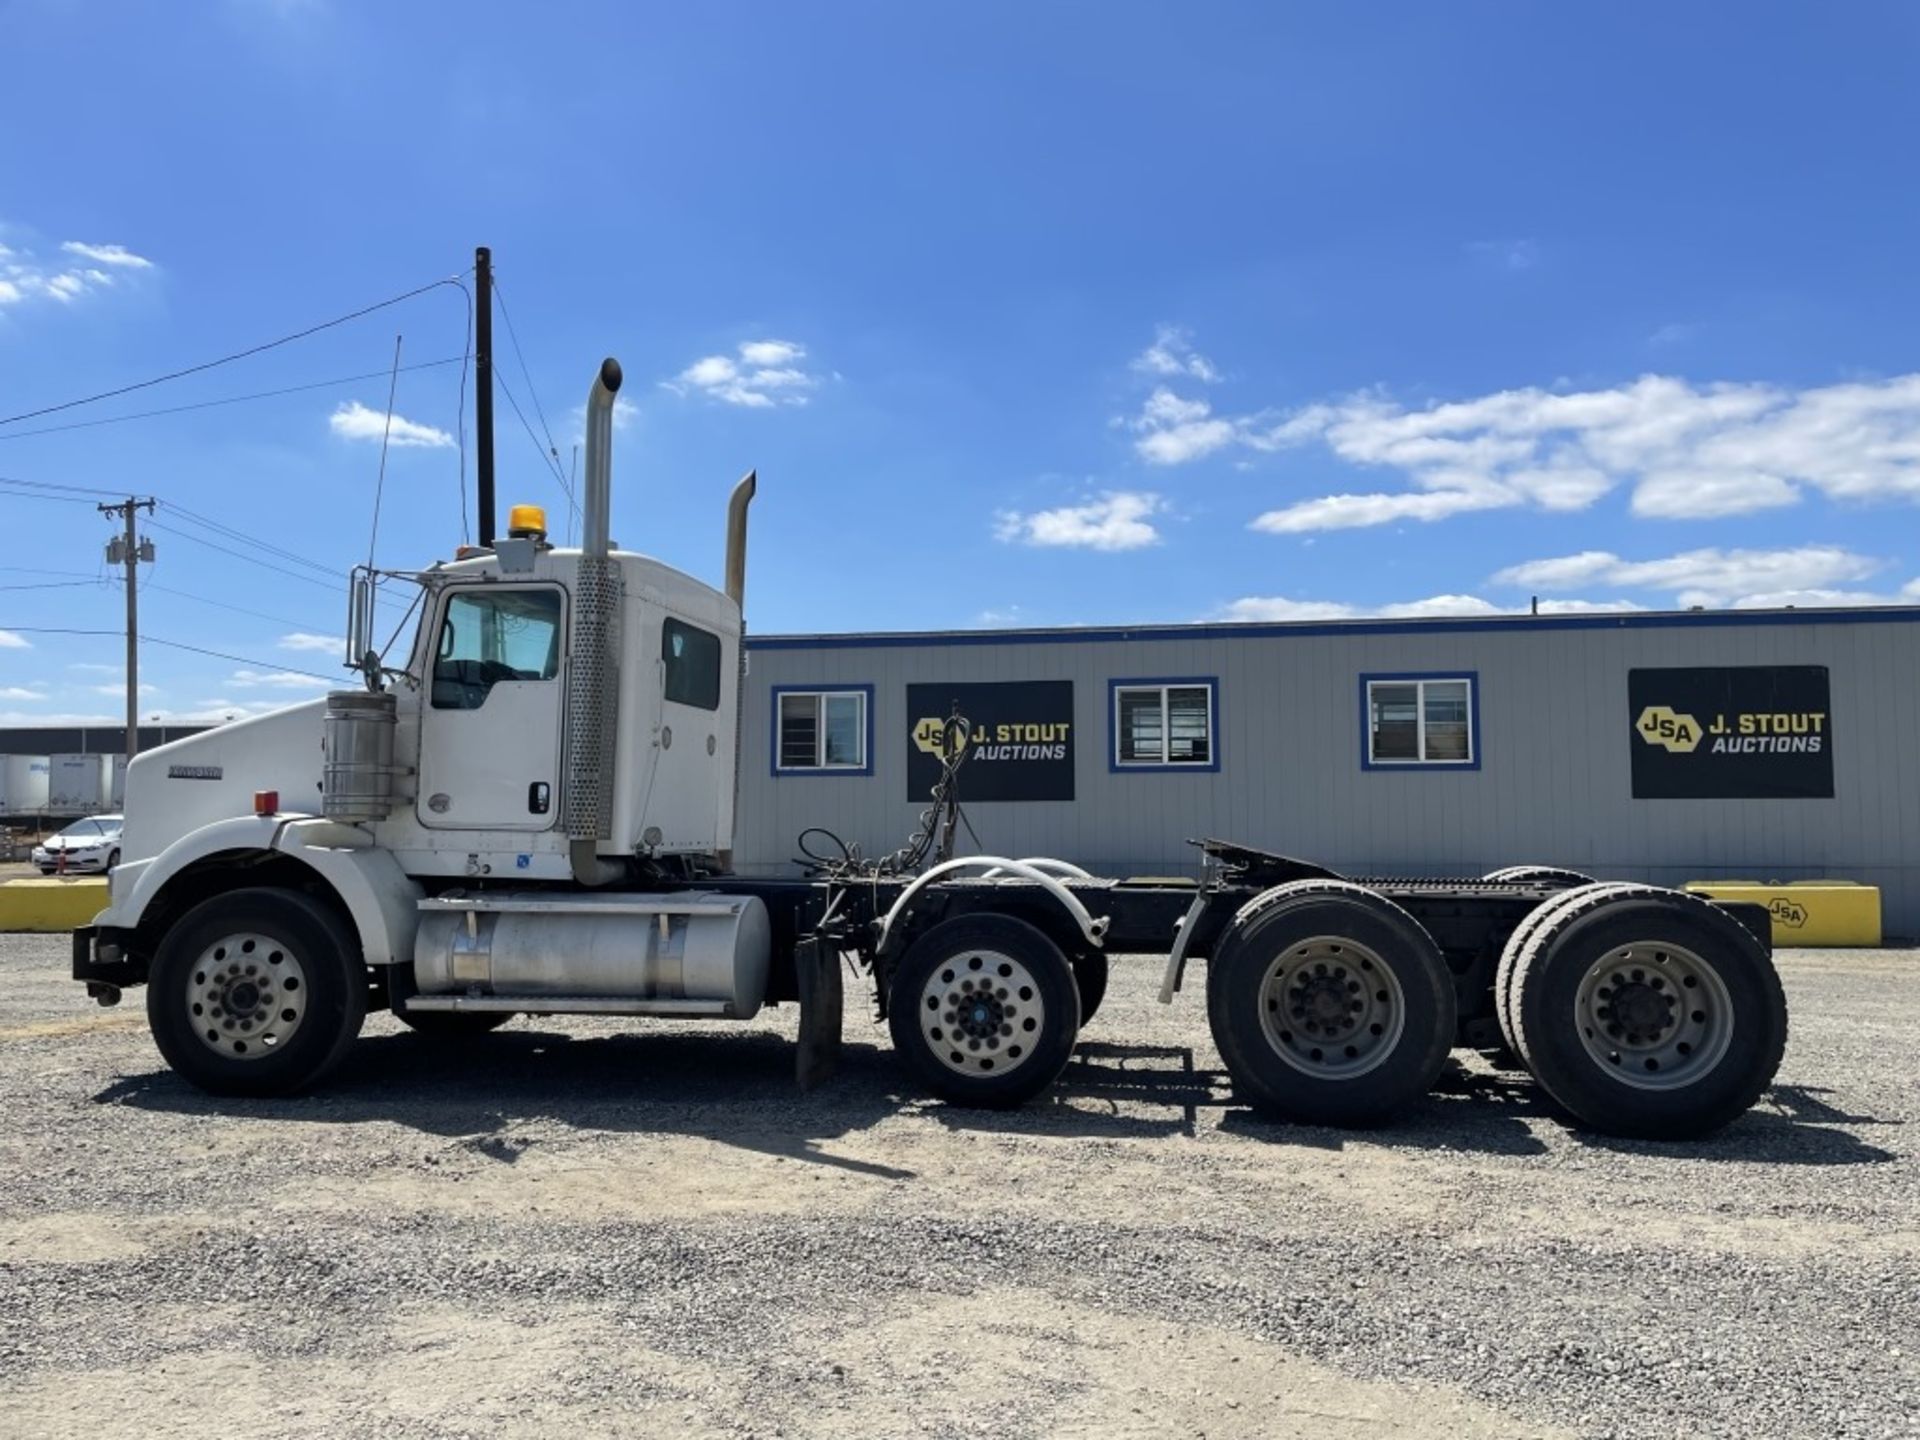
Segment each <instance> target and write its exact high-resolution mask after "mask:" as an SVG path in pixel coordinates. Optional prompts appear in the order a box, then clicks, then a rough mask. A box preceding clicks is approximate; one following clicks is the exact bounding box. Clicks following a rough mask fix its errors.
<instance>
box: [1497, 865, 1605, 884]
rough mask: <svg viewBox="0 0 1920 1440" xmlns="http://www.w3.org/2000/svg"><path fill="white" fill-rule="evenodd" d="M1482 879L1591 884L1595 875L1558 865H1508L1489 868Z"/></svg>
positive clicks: (1529, 882) (1509, 882)
mask: <svg viewBox="0 0 1920 1440" xmlns="http://www.w3.org/2000/svg"><path fill="white" fill-rule="evenodd" d="M1480 878H1481V879H1482V880H1500V881H1504V882H1505V883H1507V884H1509V885H1567V886H1573V885H1591V884H1593V876H1591V875H1583V874H1581V873H1580V872H1579V871H1578V870H1563V869H1561V867H1560V866H1558V865H1507V866H1503V867H1502V868H1501V869H1498V870H1489V871H1488V872H1487V873H1486V874H1484V875H1482V876H1481V877H1480Z"/></svg>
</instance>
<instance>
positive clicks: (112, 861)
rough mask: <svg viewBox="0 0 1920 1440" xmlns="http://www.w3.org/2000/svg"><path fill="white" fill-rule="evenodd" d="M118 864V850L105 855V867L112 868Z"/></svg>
mask: <svg viewBox="0 0 1920 1440" xmlns="http://www.w3.org/2000/svg"><path fill="white" fill-rule="evenodd" d="M119 864H120V852H119V851H118V850H115V851H114V852H113V853H112V854H110V855H108V856H107V869H109V870H112V869H114V868H116V867H117V866H118V865H119Z"/></svg>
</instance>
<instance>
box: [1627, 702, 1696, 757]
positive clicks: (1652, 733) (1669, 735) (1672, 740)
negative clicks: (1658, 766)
mask: <svg viewBox="0 0 1920 1440" xmlns="http://www.w3.org/2000/svg"><path fill="white" fill-rule="evenodd" d="M1633 730H1634V733H1635V734H1636V735H1638V736H1639V737H1640V738H1641V739H1642V740H1644V741H1646V742H1647V743H1648V744H1649V745H1658V746H1660V747H1662V748H1663V749H1666V750H1669V751H1671V752H1673V753H1674V754H1676V755H1690V754H1692V753H1693V750H1694V747H1695V746H1697V745H1698V744H1699V743H1700V722H1699V721H1698V720H1695V719H1694V718H1693V716H1691V715H1682V714H1680V713H1678V712H1677V711H1675V710H1673V709H1671V708H1669V707H1668V706H1665V705H1649V706H1647V708H1646V709H1644V710H1642V711H1641V712H1640V718H1639V719H1638V720H1636V721H1634V724H1633Z"/></svg>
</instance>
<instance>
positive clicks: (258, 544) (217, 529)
mask: <svg viewBox="0 0 1920 1440" xmlns="http://www.w3.org/2000/svg"><path fill="white" fill-rule="evenodd" d="M165 503H166V508H167V509H168V510H171V511H173V512H174V513H175V514H177V515H179V516H180V517H181V518H182V519H185V520H191V521H192V522H193V523H194V524H196V525H199V526H203V527H204V528H206V529H208V530H211V531H213V532H214V534H216V535H220V536H223V537H225V538H226V539H228V540H232V541H234V542H235V543H236V544H240V545H249V546H251V547H253V548H254V549H255V550H260V551H263V552H265V553H266V554H268V555H274V556H278V557H279V558H280V559H282V560H287V561H290V562H292V563H293V564H296V565H304V566H306V567H307V568H308V569H309V570H317V571H319V572H320V573H321V574H322V575H325V576H327V577H328V578H329V579H335V580H337V579H338V578H339V577H340V572H339V571H338V570H336V569H334V567H333V566H331V565H327V564H324V563H322V562H321V561H319V560H315V559H314V558H313V557H312V556H311V555H302V554H301V553H300V552H299V551H297V550H288V549H286V548H285V547H284V546H280V545H276V544H274V543H273V542H272V541H271V540H262V539H261V538H260V537H259V536H258V535H249V534H247V533H246V531H244V530H236V529H235V528H234V527H233V526H231V525H229V524H227V523H226V521H224V520H216V519H214V518H213V517H212V516H211V515H202V514H201V513H200V512H199V511H198V510H189V509H188V508H187V507H186V506H184V505H181V504H177V503H175V502H174V501H167V502H165ZM180 533H185V532H180ZM189 538H192V537H189Z"/></svg>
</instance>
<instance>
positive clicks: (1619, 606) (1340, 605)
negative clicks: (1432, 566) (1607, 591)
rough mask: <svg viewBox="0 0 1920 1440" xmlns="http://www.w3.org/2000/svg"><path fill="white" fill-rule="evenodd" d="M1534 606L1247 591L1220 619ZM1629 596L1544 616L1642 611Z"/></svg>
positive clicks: (1511, 611) (1567, 603)
mask: <svg viewBox="0 0 1920 1440" xmlns="http://www.w3.org/2000/svg"><path fill="white" fill-rule="evenodd" d="M1529 608H1530V607H1529V606H1526V605H1520V606H1502V605H1496V604H1494V603H1493V602H1492V601H1491V600H1484V599H1482V598H1481V597H1480V596H1478V595H1430V596H1428V597H1427V598H1426V599H1424V600H1403V601H1398V602H1394V603H1390V604H1381V605H1356V604H1349V603H1347V602H1346V601H1341V600H1291V599H1288V598H1286V597H1284V596H1278V595H1248V596H1245V597H1243V598H1241V599H1239V600H1234V601H1232V602H1230V603H1229V604H1227V605H1225V606H1223V607H1221V610H1220V612H1219V614H1218V615H1216V616H1215V617H1213V618H1215V619H1221V620H1265V621H1282V620H1369V619H1390V620H1431V619H1441V618H1446V617H1450V616H1451V617H1458V616H1476V615H1524V614H1526V613H1528V610H1529ZM1640 608H1641V607H1640V606H1638V605H1635V604H1634V603H1632V602H1631V601H1628V600H1543V601H1541V602H1540V613H1541V614H1542V615H1590V614H1600V613H1608V612H1613V611H1626V610H1638V609H1640Z"/></svg>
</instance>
